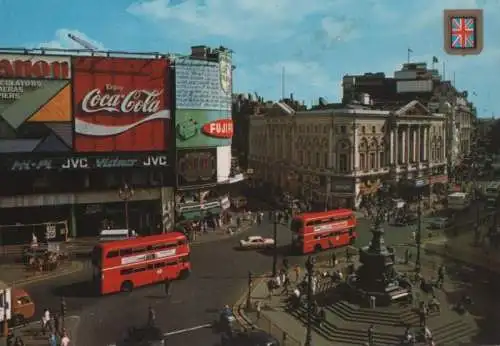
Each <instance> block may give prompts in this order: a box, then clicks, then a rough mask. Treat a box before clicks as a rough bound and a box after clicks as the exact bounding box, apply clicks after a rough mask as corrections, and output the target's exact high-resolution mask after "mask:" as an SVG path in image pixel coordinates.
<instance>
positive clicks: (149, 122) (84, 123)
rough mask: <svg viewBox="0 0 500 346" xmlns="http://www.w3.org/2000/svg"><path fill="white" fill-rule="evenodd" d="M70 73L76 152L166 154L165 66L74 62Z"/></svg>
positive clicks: (114, 61) (122, 61)
mask: <svg viewBox="0 0 500 346" xmlns="http://www.w3.org/2000/svg"><path fill="white" fill-rule="evenodd" d="M73 71H74V75H73V103H74V107H75V110H74V136H75V138H74V150H75V151H76V152H79V153H91V152H101V153H102V152H154V151H166V150H167V149H168V144H169V128H170V119H171V117H170V99H171V98H170V90H169V88H168V85H169V84H168V77H169V74H168V73H169V62H168V60H165V59H135V58H116V57H76V58H74V59H73Z"/></svg>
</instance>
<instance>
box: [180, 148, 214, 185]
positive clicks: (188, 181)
mask: <svg viewBox="0 0 500 346" xmlns="http://www.w3.org/2000/svg"><path fill="white" fill-rule="evenodd" d="M215 183H217V148H203V149H202V148H200V149H182V150H178V151H177V186H179V187H187V186H199V185H207V184H215Z"/></svg>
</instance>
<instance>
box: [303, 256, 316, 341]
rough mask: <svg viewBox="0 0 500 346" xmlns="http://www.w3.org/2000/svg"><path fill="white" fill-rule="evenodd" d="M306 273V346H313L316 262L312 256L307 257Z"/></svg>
mask: <svg viewBox="0 0 500 346" xmlns="http://www.w3.org/2000/svg"><path fill="white" fill-rule="evenodd" d="M306 271H307V331H306V342H305V344H304V346H312V322H313V321H312V320H313V318H312V317H313V316H312V312H313V311H312V305H313V304H312V303H313V299H312V295H313V292H312V277H313V273H314V262H313V259H312V257H311V256H309V257H307V261H306Z"/></svg>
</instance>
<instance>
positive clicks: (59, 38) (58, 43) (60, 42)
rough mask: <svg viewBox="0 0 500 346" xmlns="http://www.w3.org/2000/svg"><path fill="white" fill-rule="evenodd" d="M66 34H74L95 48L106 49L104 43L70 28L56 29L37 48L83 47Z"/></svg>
mask: <svg viewBox="0 0 500 346" xmlns="http://www.w3.org/2000/svg"><path fill="white" fill-rule="evenodd" d="M68 34H71V35H74V36H76V37H78V38H79V39H81V40H83V41H85V42H88V43H90V45H92V47H94V48H95V50H106V48H105V47H104V44H103V43H101V42H99V41H96V40H93V39H91V38H90V37H88V36H87V35H85V34H84V33H83V32H80V31H78V30H72V29H58V30H57V31H56V33H55V35H54V39H53V40H52V41H48V42H43V43H40V44H38V45H37V48H54V49H84V48H85V47H83V46H82V45H81V44H79V43H77V42H75V41H73V40H72V39H70V38H69V37H68Z"/></svg>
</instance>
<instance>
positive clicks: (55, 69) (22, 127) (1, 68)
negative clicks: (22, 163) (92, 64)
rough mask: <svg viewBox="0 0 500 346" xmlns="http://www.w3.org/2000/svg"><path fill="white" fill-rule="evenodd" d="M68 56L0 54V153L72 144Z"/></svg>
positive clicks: (56, 148)
mask: <svg viewBox="0 0 500 346" xmlns="http://www.w3.org/2000/svg"><path fill="white" fill-rule="evenodd" d="M71 70H72V69H71V58H70V57H67V56H55V55H52V56H49V55H37V54H2V55H0V154H12V153H16V154H22V153H39V152H44V153H47V152H50V153H54V152H58V153H66V152H68V153H69V152H71V151H72V150H73V122H72V119H73V117H72V107H71V94H72V91H71V77H72V76H71Z"/></svg>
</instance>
